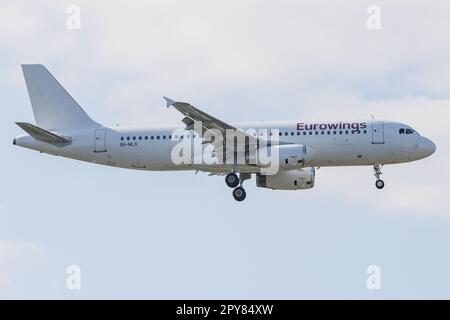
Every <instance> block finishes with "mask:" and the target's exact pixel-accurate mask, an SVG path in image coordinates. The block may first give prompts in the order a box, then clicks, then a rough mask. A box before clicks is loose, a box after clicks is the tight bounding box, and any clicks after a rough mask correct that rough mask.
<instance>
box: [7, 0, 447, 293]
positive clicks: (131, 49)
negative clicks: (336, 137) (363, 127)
mask: <svg viewBox="0 0 450 320" xmlns="http://www.w3.org/2000/svg"><path fill="white" fill-rule="evenodd" d="M71 4H74V5H76V6H78V8H80V10H81V28H80V29H79V30H78V29H69V28H68V27H67V19H68V18H69V19H70V14H68V13H67V9H68V7H69V5H71ZM372 4H375V5H377V6H378V7H379V8H380V9H381V29H378V30H371V29H368V27H367V19H368V18H369V15H368V14H367V12H366V10H367V8H368V6H369V5H372ZM449 16H450V3H449V2H448V1H445V0H443V1H438V0H436V1H433V2H425V1H410V0H408V1H406V0H405V1H370V2H369V1H361V0H355V1H333V2H331V1H294V0H290V1H289V0H282V1H247V0H242V1H235V2H233V3H231V2H230V1H214V0H212V1H211V0H208V1H206V0H205V1H167V0H164V1H135V0H128V1H95V2H94V1H58V2H55V1H50V0H49V1H22V2H21V3H19V2H18V1H13V0H11V1H8V0H0V52H1V54H0V93H1V105H2V106H1V108H0V121H1V125H0V145H1V146H2V150H3V151H2V157H0V165H1V168H3V170H2V179H1V181H2V184H1V189H0V191H1V192H0V297H4V298H64V299H66V298H67V299H71V298H191V299H197V298H210V299H214V298H288V299H295V298H375V299H379V298H450V274H449V272H448V270H450V256H449V249H448V248H449V244H450V197H449V191H450V190H449V189H450V182H449V181H450V166H448V159H449V157H450V152H449V150H448V146H449V145H450V131H449V129H448V128H449V120H450V40H449V37H448V31H449V30H450V20H449V19H448V17H449ZM22 63H41V64H44V65H45V66H46V67H47V68H48V69H49V70H50V71H51V72H52V73H53V74H54V76H55V77H56V78H57V79H58V80H59V81H60V82H61V83H62V84H63V85H64V87H65V88H66V89H67V90H68V91H69V92H70V93H71V94H72V95H73V97H74V98H75V99H76V100H77V101H78V102H79V103H80V105H81V106H82V107H83V108H84V109H85V110H86V111H87V112H88V113H89V114H90V115H91V116H92V117H93V118H94V119H96V120H97V121H98V122H101V123H103V124H105V125H114V124H116V123H120V124H149V125H150V124H160V123H167V124H176V123H180V120H181V117H180V115H179V114H178V113H177V112H176V111H175V110H173V109H166V108H165V107H164V105H165V104H164V101H163V100H162V96H163V95H167V96H169V97H171V98H174V99H178V100H183V101H188V102H191V103H192V104H193V105H195V106H197V107H200V108H202V109H203V110H205V111H206V112H208V113H210V114H212V115H214V116H216V117H218V118H220V119H223V120H224V121H227V122H233V121H257V120H258V121H259V120H288V121H299V120H301V121H307V120H311V121H312V120H317V119H322V120H334V119H338V120H339V119H359V118H361V119H369V118H370V116H371V115H374V116H375V117H376V118H378V119H387V120H396V121H401V122H405V123H408V124H409V125H411V126H412V127H413V128H415V129H416V130H417V131H418V132H419V133H421V134H422V135H424V136H426V137H428V138H430V139H432V140H433V141H434V142H435V143H436V145H437V151H436V153H435V154H434V155H433V156H431V157H430V158H427V159H424V160H421V161H418V162H413V163H409V164H401V165H392V166H386V167H385V168H384V171H383V173H384V174H383V179H384V181H385V182H386V187H385V189H383V190H382V191H379V190H377V189H376V188H375V186H374V181H375V179H374V177H373V175H372V168H370V167H360V168H351V167H349V168H321V169H319V170H318V171H317V176H316V187H315V188H314V189H312V190H305V191H296V192H283V191H270V190H265V189H257V188H256V186H255V182H254V180H252V181H247V182H246V188H247V193H248V195H247V199H246V201H245V202H243V203H237V202H235V201H234V200H233V199H232V196H231V190H230V189H229V188H228V187H226V185H225V183H224V181H223V177H208V176H207V174H203V173H199V174H198V175H194V173H193V172H183V173H176V172H175V173H161V172H140V171H130V170H125V169H117V168H110V167H103V166H96V165H93V164H88V163H82V162H77V161H73V160H69V159H64V158H58V157H53V156H49V155H43V154H39V153H38V152H34V151H31V150H26V149H21V148H18V147H15V146H13V145H12V143H11V142H12V139H13V137H14V136H17V135H21V134H23V132H22V131H21V129H20V128H19V127H17V126H16V125H15V124H14V122H15V121H26V122H34V119H33V114H32V110H31V107H30V103H29V99H28V95H27V91H26V87H25V83H24V80H23V75H22V72H21V69H20V64H22ZM69 265H78V266H79V267H80V268H81V290H69V289H68V288H67V287H66V280H67V274H66V268H67V267H68V266H69ZM370 265H377V266H379V267H380V269H381V289H380V290H369V289H368V288H367V286H366V279H367V277H368V275H367V273H366V269H367V267H368V266H370Z"/></svg>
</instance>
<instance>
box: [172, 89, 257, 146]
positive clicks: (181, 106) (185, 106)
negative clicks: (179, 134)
mask: <svg viewBox="0 0 450 320" xmlns="http://www.w3.org/2000/svg"><path fill="white" fill-rule="evenodd" d="M164 99H165V100H166V102H167V108H169V107H171V106H173V107H174V108H175V109H177V110H178V111H179V112H181V113H182V114H183V115H185V116H186V117H185V118H184V119H183V120H182V121H183V123H184V124H186V129H187V130H193V129H194V121H201V122H202V127H203V132H197V133H199V134H203V133H204V132H205V131H206V130H212V129H215V130H219V131H220V132H221V133H222V136H223V137H224V138H225V137H226V130H234V131H235V132H236V133H237V134H239V133H241V134H242V135H245V136H247V137H248V138H249V139H251V140H250V143H252V142H253V143H256V141H257V140H258V139H257V138H256V137H254V136H252V135H248V134H246V133H245V132H244V131H242V130H240V129H238V128H236V127H234V126H232V125H229V124H228V123H226V122H223V121H222V120H219V119H217V118H215V117H213V116H211V115H209V114H207V113H206V112H204V111H202V110H199V109H197V108H196V107H194V106H192V105H191V104H189V103H186V102H176V101H174V100H171V99H169V98H167V97H164Z"/></svg>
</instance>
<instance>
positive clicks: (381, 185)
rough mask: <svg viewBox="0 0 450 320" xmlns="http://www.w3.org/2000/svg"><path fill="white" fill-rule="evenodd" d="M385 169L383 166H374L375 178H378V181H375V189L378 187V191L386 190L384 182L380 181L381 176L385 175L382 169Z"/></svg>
mask: <svg viewBox="0 0 450 320" xmlns="http://www.w3.org/2000/svg"><path fill="white" fill-rule="evenodd" d="M382 168H383V165H382V164H378V163H376V164H374V165H373V171H374V176H375V178H377V181H375V187H377V189H380V190H381V189H383V188H384V181H383V180H381V179H380V176H381V175H382V174H383V173H382V172H381V169H382Z"/></svg>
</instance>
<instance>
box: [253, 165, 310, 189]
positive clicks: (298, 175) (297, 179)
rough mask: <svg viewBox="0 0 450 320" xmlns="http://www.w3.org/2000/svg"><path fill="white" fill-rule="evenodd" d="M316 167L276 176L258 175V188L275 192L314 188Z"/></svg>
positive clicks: (281, 172)
mask: <svg viewBox="0 0 450 320" xmlns="http://www.w3.org/2000/svg"><path fill="white" fill-rule="evenodd" d="M315 177H316V170H315V169H314V167H310V168H303V169H300V170H289V171H280V172H278V173H277V174H275V175H262V174H257V175H256V186H258V187H260V188H269V189H273V190H300V189H311V188H312V187H314V180H315Z"/></svg>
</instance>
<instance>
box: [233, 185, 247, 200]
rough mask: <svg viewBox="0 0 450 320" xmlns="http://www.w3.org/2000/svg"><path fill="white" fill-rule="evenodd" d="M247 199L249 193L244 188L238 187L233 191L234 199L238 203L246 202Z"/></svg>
mask: <svg viewBox="0 0 450 320" xmlns="http://www.w3.org/2000/svg"><path fill="white" fill-rule="evenodd" d="M245 197H247V193H246V192H245V189H244V188H242V187H237V188H236V189H234V190H233V198H234V200H236V201H244V200H245Z"/></svg>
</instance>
